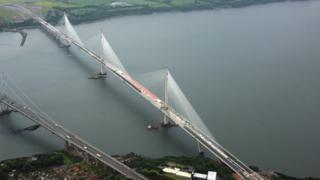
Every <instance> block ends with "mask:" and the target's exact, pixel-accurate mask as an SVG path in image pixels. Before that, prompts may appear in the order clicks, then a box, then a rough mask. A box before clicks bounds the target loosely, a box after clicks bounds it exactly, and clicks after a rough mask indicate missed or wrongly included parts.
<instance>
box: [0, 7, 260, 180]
mask: <svg viewBox="0 0 320 180" xmlns="http://www.w3.org/2000/svg"><path fill="white" fill-rule="evenodd" d="M20 8H21V9H22V10H23V11H24V12H25V13H28V14H29V15H30V16H31V17H32V18H33V20H34V21H36V22H38V23H39V24H40V26H41V28H42V29H43V30H45V31H46V32H47V33H48V34H50V35H51V36H52V37H54V38H55V39H57V40H58V41H59V42H60V43H62V44H65V47H70V46H71V45H74V46H75V47H77V48H79V49H80V50H81V51H82V52H84V53H85V54H87V55H88V56H89V57H91V58H92V59H93V60H95V61H96V62H98V63H99V64H100V65H101V70H100V72H99V73H97V75H105V73H106V72H105V71H104V69H106V70H108V71H109V72H111V73H112V74H114V75H115V76H116V77H118V78H119V79H120V80H122V81H124V82H125V83H126V84H127V85H128V86H129V87H130V88H131V89H133V90H134V91H135V92H136V93H137V94H139V95H140V96H142V97H143V98H144V99H145V100H147V101H148V102H150V104H152V105H153V106H154V107H155V108H156V109H158V110H159V111H160V112H162V113H163V114H164V120H163V124H164V125H169V123H174V124H176V125H178V126H179V127H180V128H182V129H183V130H184V131H185V132H186V133H187V134H189V135H190V136H191V137H192V138H194V139H195V140H196V141H197V142H198V143H199V145H201V146H202V147H204V148H206V149H207V150H208V151H209V152H211V153H212V154H213V155H215V156H216V157H217V158H218V159H219V160H221V161H222V162H223V163H224V164H226V165H227V166H228V167H230V168H231V169H232V170H233V171H234V172H235V173H237V174H238V175H239V176H240V177H241V178H243V179H250V180H262V179H263V178H262V177H261V176H260V175H259V174H258V173H256V172H254V171H253V170H252V169H250V168H249V167H248V166H247V165H245V164H244V163H243V162H241V161H240V160H239V159H238V158H237V157H235V156H234V155H233V154H231V153H230V152H229V151H228V150H226V149H225V148H224V147H223V146H221V145H220V144H219V143H218V142H217V141H216V140H215V139H214V138H213V136H212V135H211V134H210V131H208V130H207V128H206V127H205V126H204V124H203V123H202V122H201V119H200V118H199V117H198V115H197V114H196V112H195V111H194V110H193V108H192V106H191V104H190V103H189V102H188V101H187V99H186V98H185V96H184V95H183V93H182V91H181V90H180V88H179V86H178V85H177V83H176V82H175V80H174V79H173V77H172V75H171V74H170V72H168V71H167V73H166V79H165V80H166V83H165V86H166V87H165V100H164V101H163V100H161V99H160V98H159V97H158V96H157V95H155V94H154V93H153V92H151V91H150V90H149V89H148V88H146V87H145V86H143V85H142V84H141V83H139V82H138V81H137V80H136V79H134V78H133V77H132V76H130V75H129V73H128V72H127V71H126V70H125V69H124V67H123V65H122V64H121V61H120V60H119V58H118V57H117V55H116V54H115V52H114V51H113V49H112V48H111V46H110V44H109V43H108V41H107V40H106V38H105V37H104V35H101V52H100V53H101V54H100V55H98V54H97V53H96V52H94V51H93V50H90V49H89V48H87V47H86V46H85V45H84V44H83V43H82V42H81V40H80V38H79V36H78V35H77V33H76V31H75V29H74V28H73V26H72V24H71V23H70V21H69V20H68V17H67V16H66V15H64V22H65V29H66V32H62V31H60V30H59V29H57V28H56V27H54V26H52V25H51V24H49V23H48V22H46V21H45V20H44V19H42V18H41V17H39V16H36V15H34V14H32V13H31V12H30V11H28V10H27V9H25V8H23V7H20ZM170 87H171V88H172V89H174V90H173V91H174V93H175V94H176V95H177V96H179V97H180V102H181V103H184V104H186V105H187V106H189V107H191V108H189V109H188V110H189V111H194V112H191V113H192V115H190V116H188V112H187V113H186V114H183V115H182V114H181V113H179V112H178V111H176V110H175V108H173V107H172V106H171V105H170V104H169V103H168V95H167V93H168V92H167V91H168V89H167V88H170ZM169 90H170V89H169ZM179 97H177V98H179ZM4 99H5V98H4ZM3 101H5V100H3ZM188 118H189V119H188ZM199 120H200V121H199ZM196 121H198V122H196ZM46 126H48V125H47V124H46ZM49 128H52V127H51V126H50V127H49ZM64 138H65V137H64Z"/></svg>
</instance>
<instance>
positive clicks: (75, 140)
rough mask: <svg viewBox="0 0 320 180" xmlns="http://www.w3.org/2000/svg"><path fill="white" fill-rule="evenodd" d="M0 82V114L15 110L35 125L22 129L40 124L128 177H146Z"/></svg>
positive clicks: (142, 178)
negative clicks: (32, 106) (33, 106)
mask: <svg viewBox="0 0 320 180" xmlns="http://www.w3.org/2000/svg"><path fill="white" fill-rule="evenodd" d="M0 83H1V88H0V90H1V93H0V116H1V115H6V114H9V113H11V112H17V113H19V114H21V115H22V116H24V117H26V118H28V119H30V120H31V121H33V122H34V123H36V125H34V126H30V127H27V128H24V129H27V130H28V129H30V130H35V129H37V128H39V127H40V126H41V127H43V128H44V129H46V130H48V131H50V132H51V133H52V134H55V135H56V136H58V137H59V138H61V139H63V140H64V141H65V142H66V145H67V146H70V145H73V146H75V147H77V148H78V149H80V150H82V151H84V152H86V153H87V154H89V155H91V157H93V158H94V159H97V160H98V161H100V162H102V163H103V164H105V165H107V166H109V167H111V168H112V169H114V170H116V171H118V172H119V173H121V174H123V175H124V176H126V177H128V178H130V179H136V180H146V178H145V177H144V176H142V175H141V174H139V173H137V172H136V171H134V170H133V169H131V168H129V167H128V166H126V165H125V164H123V163H121V162H120V161H118V160H116V159H115V158H113V157H111V156H110V155H108V154H106V153H104V152H103V151H102V150H100V149H98V148H97V147H95V146H93V145H91V144H90V143H88V142H87V141H85V140H83V139H82V138H80V137H79V136H77V135H76V134H74V133H72V132H71V131H69V130H67V129H66V128H64V127H63V126H61V125H59V124H57V123H56V122H55V121H53V120H52V118H50V117H49V116H48V115H47V114H45V113H42V112H37V111H36V110H34V109H32V108H30V107H29V106H28V104H29V103H26V102H25V101H24V100H23V98H22V97H23V96H24V94H21V95H20V96H19V95H18V93H17V92H18V91H17V90H13V87H11V86H8V83H7V80H5V79H4V78H2V79H1V80H0ZM9 96H10V97H9ZM15 99H17V100H15ZM27 99H28V98H27ZM31 104H32V102H31ZM38 111H39V110H38Z"/></svg>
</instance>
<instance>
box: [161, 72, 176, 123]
mask: <svg viewBox="0 0 320 180" xmlns="http://www.w3.org/2000/svg"><path fill="white" fill-rule="evenodd" d="M168 80H169V69H168V68H166V72H165V78H164V105H163V106H162V107H161V109H164V110H166V111H167V110H168V109H169V107H168V106H169V94H168V88H169V86H168ZM174 126H176V124H174V122H173V121H172V120H171V118H170V117H169V116H167V115H164V117H163V120H162V127H167V128H171V127H174Z"/></svg>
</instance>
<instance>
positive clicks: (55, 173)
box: [0, 150, 320, 180]
mask: <svg viewBox="0 0 320 180" xmlns="http://www.w3.org/2000/svg"><path fill="white" fill-rule="evenodd" d="M80 154H81V153H80ZM80 154H79V152H78V151H72V150H71V151H66V150H57V151H53V152H50V153H46V154H36V155H32V156H29V157H21V158H15V159H9V160H3V161H0V179H1V178H3V179H7V178H22V179H24V178H27V179H39V178H41V177H47V178H50V179H55V178H57V179H59V178H60V179H64V178H68V179H69V178H70V179H81V178H82V179H83V178H90V179H104V178H107V179H108V178H111V179H126V178H125V177H124V176H122V175H121V174H119V173H118V172H116V171H114V170H112V169H111V168H110V167H107V166H105V165H103V164H102V163H97V161H96V160H94V159H89V160H84V158H83V157H82V156H81V155H80ZM113 157H114V158H115V159H117V160H118V161H120V162H122V163H125V164H126V165H127V166H129V167H131V168H133V169H135V170H136V171H138V172H139V173H141V174H143V175H144V176H146V177H147V178H150V179H164V180H166V179H167V180H174V179H180V178H179V177H178V176H175V175H172V174H168V173H165V172H163V168H166V167H170V168H180V169H182V170H183V171H186V172H189V173H190V172H197V173H203V174H206V173H207V172H208V171H215V172H217V175H218V177H219V178H220V179H222V180H223V179H228V180H229V179H235V177H236V175H235V174H234V173H233V172H232V171H231V170H230V169H229V168H228V167H227V166H225V165H224V164H223V163H221V162H219V161H217V160H212V159H210V158H207V157H204V156H201V155H198V156H195V157H186V156H164V157H161V158H156V159H154V158H147V157H143V156H141V155H137V154H135V153H132V152H131V153H129V154H125V155H113ZM251 168H252V169H254V170H255V171H256V172H258V173H259V174H261V175H262V176H263V177H264V178H266V179H272V180H293V179H295V180H320V179H319V178H313V177H304V178H297V177H293V176H288V175H285V174H282V173H279V172H274V171H262V170H259V168H258V167H256V166H251Z"/></svg>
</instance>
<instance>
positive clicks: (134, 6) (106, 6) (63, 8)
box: [0, 0, 303, 31]
mask: <svg viewBox="0 0 320 180" xmlns="http://www.w3.org/2000/svg"><path fill="white" fill-rule="evenodd" d="M278 1H287V0H0V31H1V28H6V25H3V24H4V23H3V22H8V21H9V22H11V25H10V26H9V28H12V27H21V26H24V25H32V24H29V23H28V22H27V23H23V25H21V23H20V24H15V22H19V20H20V21H21V20H23V19H18V18H17V17H19V16H16V13H15V12H12V11H10V10H4V9H1V6H2V5H4V4H16V3H18V4H23V5H24V6H27V7H30V8H31V9H33V11H34V13H36V14H41V15H44V16H46V18H47V20H48V21H49V22H50V23H56V22H57V21H58V20H59V19H60V18H61V16H62V15H63V12H66V13H68V14H69V15H70V16H71V18H70V19H71V21H73V22H74V23H81V22H88V21H92V20H97V19H102V18H108V17H114V16H121V15H131V14H147V13H153V12H161V11H189V10H195V9H213V8H226V7H242V6H249V5H253V4H261V3H269V2H278ZM292 1H294V0H292ZM301 1H303V0H301Z"/></svg>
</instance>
